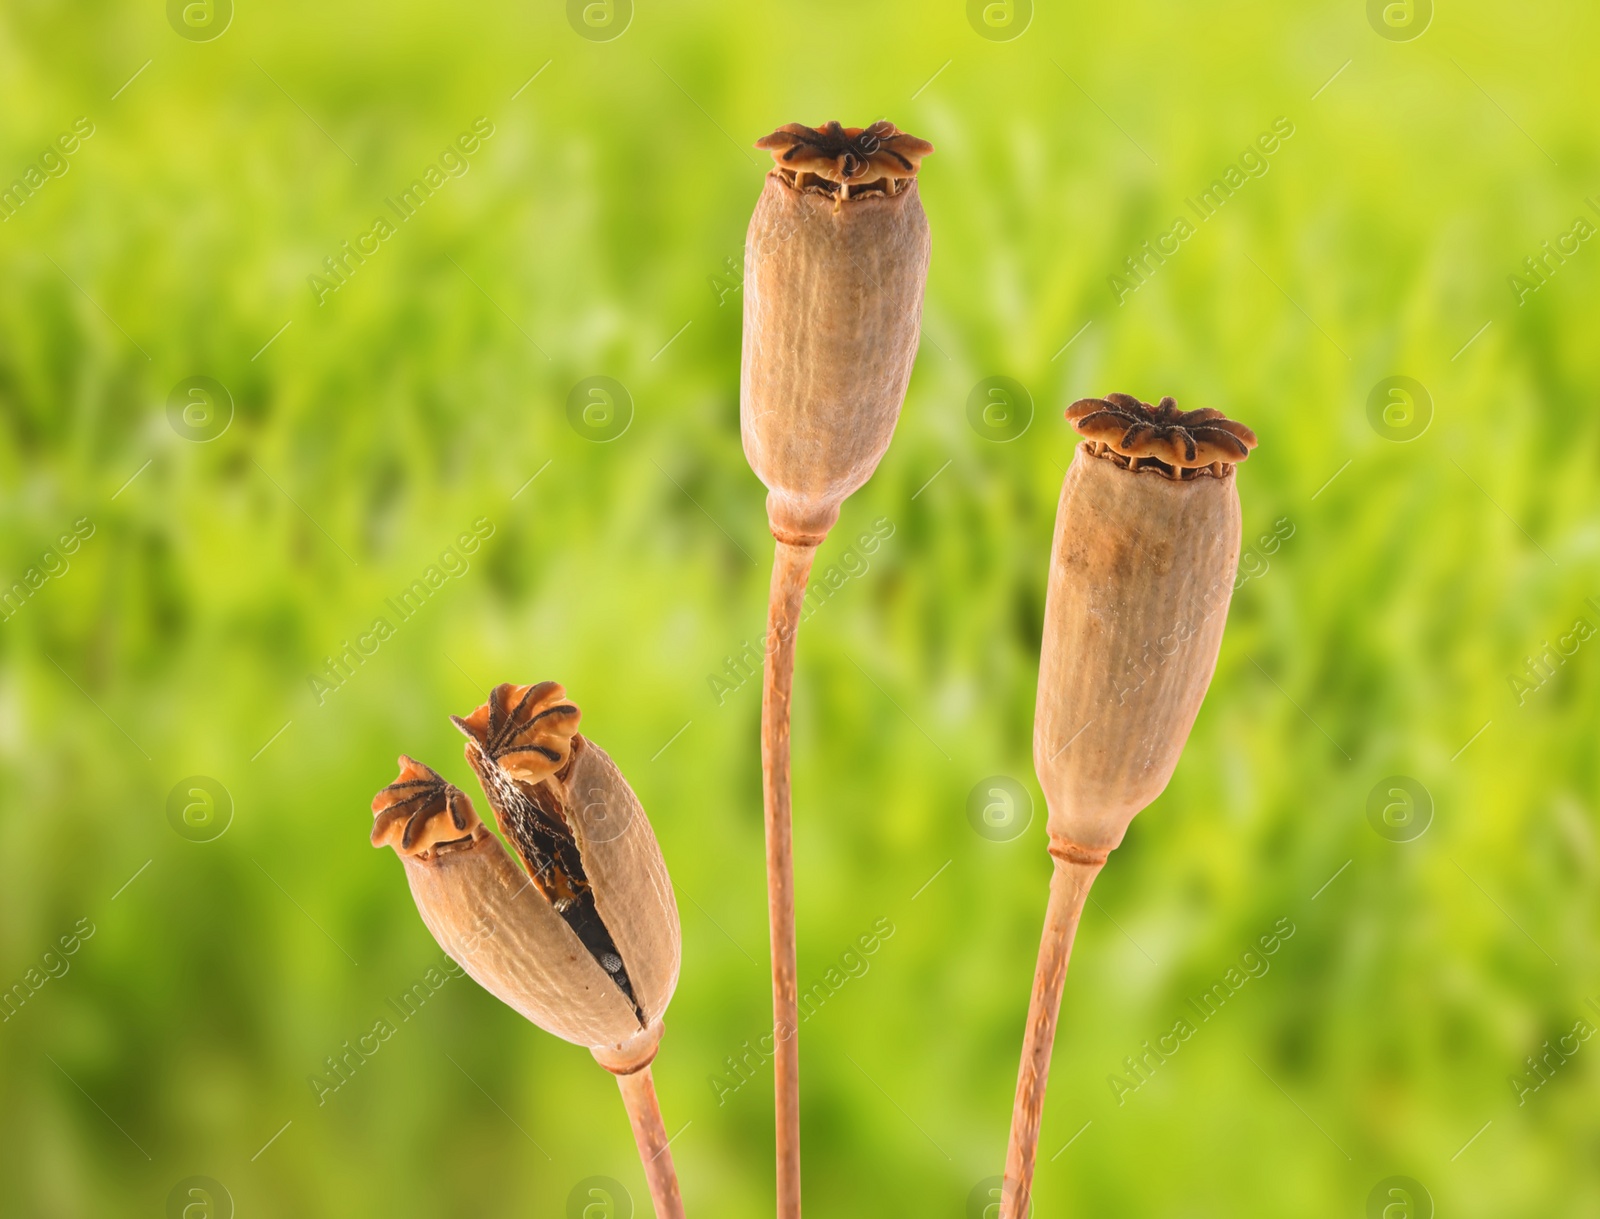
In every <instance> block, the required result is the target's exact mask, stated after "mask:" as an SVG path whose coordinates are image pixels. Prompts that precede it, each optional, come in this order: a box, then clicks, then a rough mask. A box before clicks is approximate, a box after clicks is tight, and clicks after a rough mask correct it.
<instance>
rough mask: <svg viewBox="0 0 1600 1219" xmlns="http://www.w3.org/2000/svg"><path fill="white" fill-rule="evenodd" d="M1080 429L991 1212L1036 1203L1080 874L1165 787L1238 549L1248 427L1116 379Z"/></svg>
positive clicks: (1079, 410)
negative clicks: (1040, 882) (1045, 866)
mask: <svg viewBox="0 0 1600 1219" xmlns="http://www.w3.org/2000/svg"><path fill="white" fill-rule="evenodd" d="M1067 418H1068V419H1070V420H1071V421H1072V424H1073V426H1074V427H1076V428H1077V429H1078V431H1079V432H1080V433H1082V434H1083V436H1084V437H1085V438H1086V439H1085V440H1084V442H1083V443H1082V444H1080V445H1079V446H1078V453H1077V457H1076V459H1075V460H1074V461H1073V463H1072V468H1071V469H1069V470H1068V471H1067V477H1066V480H1065V482H1064V483H1063V484H1062V487H1061V503H1060V506H1059V507H1058V508H1057V510H1056V529H1055V540H1054V541H1053V542H1052V544H1051V552H1050V583H1049V589H1048V592H1047V593H1046V596H1045V616H1044V641H1043V644H1042V647H1041V649H1040V655H1039V694H1038V702H1037V704H1036V707H1035V711H1034V721H1033V762H1034V768H1035V770H1037V771H1038V774H1039V785H1040V786H1041V787H1042V788H1043V789H1044V794H1045V803H1046V805H1047V806H1048V808H1049V829H1050V853H1051V855H1053V856H1054V857H1055V868H1054V871H1053V872H1052V873H1051V877H1050V901H1049V904H1048V906H1047V907H1046V909H1045V921H1044V933H1043V935H1042V936H1041V937H1040V942H1039V959H1038V964H1037V965H1036V966H1035V969H1034V978H1033V993H1032V996H1031V997H1030V999H1029V1002H1028V1023H1027V1027H1026V1031H1025V1033H1024V1036H1023V1044H1022V1061H1021V1065H1020V1066H1019V1067H1018V1070H1017V1091H1016V1099H1015V1101H1014V1103H1013V1106H1012V1111H1011V1139H1010V1142H1009V1144H1008V1146H1007V1150H1006V1173H1005V1178H1004V1188H1003V1190H1002V1193H1001V1203H1000V1214H1001V1219H1021V1217H1022V1216H1025V1215H1027V1214H1028V1213H1029V1208H1030V1206H1031V1204H1032V1191H1033V1171H1034V1164H1035V1159H1036V1157H1037V1154H1038V1144H1039V1120H1040V1115H1041V1113H1042V1111H1043V1108H1044V1095H1045V1086H1046V1084H1047V1083H1048V1081H1049V1076H1050V1055H1051V1050H1052V1049H1053V1047H1054V1044H1055V1035H1056V1021H1057V1018H1058V1016H1059V1015H1060V1010H1061V990H1062V986H1063V984H1064V983H1065V981H1066V975H1067V964H1068V961H1069V960H1070V958H1071V955H1072V941H1073V938H1074V936H1075V935H1076V933H1077V929H1078V920H1079V918H1080V917H1081V915H1082V913H1083V905H1084V902H1085V901H1086V900H1087V899H1088V896H1089V886H1090V885H1092V884H1093V883H1094V880H1095V877H1096V876H1098V875H1099V873H1100V869H1101V868H1102V867H1103V866H1104V865H1105V862H1106V856H1107V855H1108V854H1109V853H1110V851H1111V850H1112V849H1113V848H1115V847H1116V846H1117V844H1118V843H1120V842H1121V841H1122V837H1123V835H1124V834H1126V833H1127V830H1128V824H1129V822H1131V821H1132V820H1133V818H1134V816H1135V814H1137V813H1138V812H1139V810H1140V809H1142V808H1144V807H1145V806H1146V805H1147V804H1149V803H1150V802H1151V801H1152V800H1154V799H1155V798H1156V797H1157V796H1158V795H1160V794H1161V792H1162V790H1163V789H1164V788H1165V787H1166V786H1167V781H1168V780H1169V779H1171V778H1172V772H1173V769H1174V768H1175V767H1176V766H1177V764H1178V757H1179V755H1180V754H1182V752H1183V746H1184V743H1185V742H1186V741H1187V740H1188V738H1189V730H1190V729H1191V728H1192V727H1193V726H1194V719H1195V716H1196V715H1197V714H1198V713H1199V710H1200V703H1201V701H1202V700H1203V699H1204V698H1205V694H1206V689H1207V687H1208V686H1209V685H1210V684H1211V675H1212V673H1213V672H1214V671H1215V669H1216V666H1217V652H1218V649H1219V648H1220V647H1221V644H1222V627H1223V623H1224V621H1225V619H1226V618H1227V613H1228V602H1229V600H1230V599H1231V598H1232V595H1233V579H1234V572H1235V570H1236V569H1237V567H1238V564H1239V533H1240V514H1239V495H1238V490H1237V487H1236V481H1235V478H1234V466H1235V464H1236V463H1238V462H1241V461H1243V460H1244V459H1245V458H1246V457H1248V456H1249V455H1250V450H1251V449H1253V448H1254V447H1255V444H1256V438H1255V434H1254V433H1253V432H1251V431H1250V429H1249V428H1247V427H1245V426H1244V425H1243V424H1242V423H1235V422H1233V421H1232V420H1230V419H1227V418H1225V417H1224V416H1223V414H1222V412H1221V411H1214V410H1200V411H1188V412H1183V411H1179V410H1178V406H1177V403H1175V402H1174V401H1173V400H1172V399H1171V398H1163V399H1161V401H1160V403H1159V404H1158V405H1156V406H1150V405H1149V404H1148V403H1144V402H1140V401H1139V400H1138V399H1137V398H1134V397H1130V396H1129V395H1127V394H1111V395H1109V396H1108V397H1106V398H1090V399H1084V400H1083V401H1081V402H1076V403H1074V404H1073V405H1072V406H1071V407H1070V408H1069V409H1068V411H1067Z"/></svg>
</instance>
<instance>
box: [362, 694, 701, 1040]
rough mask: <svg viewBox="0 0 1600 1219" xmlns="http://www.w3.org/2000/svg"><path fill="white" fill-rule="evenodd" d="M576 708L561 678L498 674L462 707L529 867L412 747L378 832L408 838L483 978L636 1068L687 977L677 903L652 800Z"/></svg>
mask: <svg viewBox="0 0 1600 1219" xmlns="http://www.w3.org/2000/svg"><path fill="white" fill-rule="evenodd" d="M577 720H578V711H577V708H576V707H575V706H573V705H572V704H571V703H570V702H569V701H567V700H566V698H565V694H564V692H563V691H562V690H561V687H560V686H558V685H556V684H555V683H553V682H552V683H544V684H543V685H541V686H510V685H505V686H499V687H496V689H495V691H494V693H493V694H491V696H490V700H489V702H488V703H486V704H485V705H484V706H483V707H480V708H479V709H478V711H477V712H474V713H473V715H472V716H470V717H466V718H465V719H457V720H456V723H457V725H458V726H459V727H461V728H462V731H463V732H465V733H466V734H467V736H468V741H467V744H466V754H467V760H468V762H469V764H471V765H472V767H473V769H474V771H475V772H476V773H477V775H478V777H479V780H480V782H482V784H483V786H484V791H485V794H486V795H487V797H488V799H489V803H490V806H491V808H492V809H493V810H494V812H495V817H496V820H497V822H498V823H499V825H500V828H501V830H502V832H503V833H505V835H506V837H507V839H508V840H509V841H510V842H511V844H512V846H513V848H514V850H515V851H516V854H517V856H519V857H520V859H521V863H520V865H519V863H518V861H517V859H514V858H513V856H512V853H511V852H510V851H507V849H506V848H505V846H503V845H502V844H501V842H500V840H499V838H497V837H495V835H494V834H493V833H491V832H490V831H489V829H488V827H486V826H485V825H484V824H483V823H482V821H481V820H479V818H478V817H477V814H476V813H475V811H474V810H473V808H472V805H471V802H470V801H469V800H468V799H467V797H466V795H465V793H463V792H461V791H460V790H458V789H457V788H455V787H452V786H451V785H450V784H448V783H447V782H445V780H444V779H443V778H441V777H440V776H439V775H438V774H436V773H435V772H433V771H432V770H430V769H429V768H427V767H425V766H423V765H421V764H420V763H417V762H414V761H412V760H411V759H409V758H404V757H403V758H401V760H400V761H401V771H400V777H399V778H398V779H397V780H396V782H395V783H393V784H391V785H390V786H389V787H386V788H385V789H384V790H383V791H381V792H379V793H378V795H377V797H376V798H375V799H374V801H373V811H374V812H375V813H376V814H377V819H376V821H375V822H374V826H373V834H372V839H373V844H374V845H376V846H383V845H387V846H392V847H393V848H394V849H395V852H396V853H397V854H398V855H399V856H400V858H401V861H402V863H403V864H404V865H405V870H406V879H407V881H408V882H409V884H410V886H411V893H412V896H413V898H414V899H415V901H416V904H417V909H418V911H419V912H420V913H421V915H422V920H423V922H424V924H426V926H427V928H428V930H429V932H431V933H432V935H433V937H434V939H435V940H437V941H438V943H439V946H440V947H441V948H443V949H444V950H445V952H446V953H447V954H448V955H449V956H450V957H451V959H453V960H454V961H456V962H457V963H458V964H460V965H461V967H462V968H463V969H464V970H465V971H466V972H467V973H468V974H469V975H470V976H471V977H472V978H473V979H474V980H476V981H477V982H478V983H479V984H480V985H481V986H483V987H484V989H486V990H488V991H489V992H490V993H492V994H493V995H495V996H496V997H497V998H499V999H500V1000H502V1001H503V1002H504V1003H506V1004H507V1005H508V1006H510V1007H512V1008H514V1009H515V1010H516V1011H518V1012H520V1013H521V1014H522V1015H523V1016H525V1017H527V1018H528V1019H529V1020H531V1021H533V1022H534V1023H535V1024H537V1025H539V1026H540V1027H541V1028H543V1029H546V1030H547V1031H549V1032H551V1033H554V1034H556V1035H557V1036H558V1037H562V1038H564V1039H565V1040H567V1041H571V1042H574V1043H576V1044H578V1045H583V1046H587V1047H590V1048H591V1049H594V1050H595V1051H596V1054H597V1056H600V1055H601V1054H603V1053H605V1054H609V1055H610V1060H609V1061H606V1060H603V1061H606V1065H607V1066H608V1067H609V1068H610V1069H613V1070H618V1069H626V1070H636V1069H638V1068H639V1067H642V1066H643V1065H645V1064H647V1063H648V1062H649V1060H650V1058H651V1057H652V1056H653V1055H654V1052H655V1043H656V1041H657V1040H658V1039H659V1037H660V1030H661V1018H662V1015H663V1013H664V1012H665V1010H666V1007H667V1004H668V1002H669V1001H670V999H671V997H672V992H673V990H674V988H675V987H676V985H677V979H678V969H679V962H680V954H681V946H680V933H679V925H678V912H677V905H676V902H675V901H674V899H673V894H672V886H671V882H670V880H669V879H668V876H667V872H666V867H665V864H664V863H663V861H662V858H661V851H660V848H659V846H658V845H657V843H656V839H655V834H654V832H653V831H652V830H651V827H650V823H649V820H648V819H647V818H646V816H645V814H644V810H643V809H642V808H640V806H639V802H638V800H637V798H636V797H635V796H634V794H633V791H632V789H631V788H630V787H629V786H628V784H627V781H626V780H625V779H623V777H622V775H621V773H620V772H619V771H618V770H617V768H616V766H615V765H614V764H613V763H612V761H611V759H610V758H609V757H608V756H607V755H606V753H605V752H604V751H603V750H602V749H600V748H599V747H598V746H596V745H594V744H593V743H592V742H590V741H588V740H587V739H585V738H584V737H582V736H581V735H579V734H577V732H576V726H577ZM546 753H554V754H557V755H558V757H557V760H556V761H555V762H554V763H553V764H552V763H551V760H550V759H549V758H548V757H546V756H545V754H546ZM497 756H499V757H500V758H503V759H504V760H505V762H506V763H507V765H505V766H502V765H501V763H500V762H499V761H497V760H496V757H497ZM535 758H539V759H542V761H543V762H544V763H545V765H544V766H543V767H541V766H539V765H537V764H535V762H534V759H535ZM541 770H542V773H541ZM535 775H537V776H538V777H537V778H533V777H532V776H535Z"/></svg>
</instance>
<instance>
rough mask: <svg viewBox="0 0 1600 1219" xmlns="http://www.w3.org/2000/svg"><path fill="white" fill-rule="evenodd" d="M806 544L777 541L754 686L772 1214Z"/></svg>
mask: <svg viewBox="0 0 1600 1219" xmlns="http://www.w3.org/2000/svg"><path fill="white" fill-rule="evenodd" d="M815 554H816V551H815V549H814V548H813V547H810V546H794V545H791V544H790V543H788V542H779V543H778V544H777V550H776V552H775V553H774V555H773V560H772V596H771V600H770V601H769V602H768V605H767V664H766V676H765V680H764V681H763V683H762V690H761V787H762V802H763V804H764V806H765V809H766V823H767V918H768V921H769V923H770V925H771V937H772V1027H773V1032H774V1041H775V1042H776V1045H775V1047H774V1054H773V1058H774V1064H773V1072H774V1077H775V1096H776V1131H777V1140H776V1141H777V1155H778V1219H800V1036H799V1027H800V1019H799V1000H798V995H799V985H798V982H797V979H796V973H797V970H796V965H795V947H794V832H793V826H792V823H791V794H790V787H789V700H790V697H791V695H792V693H793V691H794V641H795V633H796V632H797V631H798V630H799V629H800V607H801V603H802V601H803V600H804V599H805V593H806V577H807V576H808V575H809V574H810V572H811V560H812V558H813V556H814V555H815Z"/></svg>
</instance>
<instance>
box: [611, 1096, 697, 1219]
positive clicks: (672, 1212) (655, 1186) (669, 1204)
mask: <svg viewBox="0 0 1600 1219" xmlns="http://www.w3.org/2000/svg"><path fill="white" fill-rule="evenodd" d="M617 1087H618V1089H620V1090H621V1092H622V1103H623V1106H624V1107H625V1108H626V1109H627V1110H628V1122H629V1124H630V1125H631V1126H632V1127H633V1141H634V1142H636V1143H637V1144H639V1160H640V1161H641V1162H642V1163H643V1164H644V1175H645V1179H646V1180H647V1181H649V1183H650V1199H651V1201H652V1202H654V1203H655V1208H656V1219H683V1195H682V1194H680V1193H679V1192H678V1170H677V1169H676V1168H674V1167H673V1166H672V1150H671V1149H670V1148H669V1147H668V1146H667V1128H666V1127H665V1126H663V1125H662V1124H661V1103H660V1102H659V1101H658V1100H657V1099H656V1081H655V1080H654V1079H653V1078H652V1077H651V1075H650V1068H649V1067H643V1068H641V1069H640V1070H637V1071H634V1072H632V1073H631V1074H628V1075H619V1076H617Z"/></svg>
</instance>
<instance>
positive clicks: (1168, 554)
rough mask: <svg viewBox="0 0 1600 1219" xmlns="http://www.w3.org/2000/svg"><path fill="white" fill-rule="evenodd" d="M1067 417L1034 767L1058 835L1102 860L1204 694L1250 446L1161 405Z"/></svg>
mask: <svg viewBox="0 0 1600 1219" xmlns="http://www.w3.org/2000/svg"><path fill="white" fill-rule="evenodd" d="M1067 418H1068V419H1070V420H1072V422H1073V425H1074V426H1075V427H1076V428H1077V429H1078V430H1079V432H1081V433H1082V434H1083V435H1084V436H1085V437H1087V439H1085V441H1084V442H1083V443H1082V444H1081V445H1080V446H1079V448H1078V458H1077V460H1076V461H1074V462H1073V463H1072V468H1071V469H1070V470H1068V471H1067V477H1066V480H1065V482H1064V483H1063V484H1062V487H1061V502H1060V506H1059V508H1058V509H1057V512H1056V528H1055V540H1054V543H1053V545H1052V549H1051V557H1050V583H1049V591H1048V593H1047V594H1046V598H1045V617H1044V640H1043V645H1042V647H1041V650H1040V656H1039V693H1038V702H1037V705H1036V708H1035V712H1034V733H1033V757H1034V767H1035V769H1036V770H1037V772H1038V775H1039V783H1040V786H1041V787H1042V788H1043V789H1044V793H1045V801H1046V804H1047V805H1048V807H1049V813H1050V821H1049V827H1050V835H1051V838H1052V840H1053V841H1057V842H1061V843H1066V844H1071V845H1072V846H1076V847H1079V848H1082V849H1084V850H1086V851H1090V852H1104V851H1108V850H1110V849H1112V848H1113V847H1115V846H1116V845H1117V844H1118V843H1120V842H1121V841H1122V837H1123V835H1124V834H1125V833H1126V832H1127V828H1128V824H1129V822H1130V821H1132V819H1133V817H1134V815H1135V814H1136V813H1138V812H1139V810H1140V809H1142V808H1144V807H1145V806H1146V805H1148V804H1149V803H1150V802H1151V801H1152V800H1154V799H1155V798H1156V797H1157V796H1158V795H1160V794H1161V792H1162V791H1163V790H1164V789H1165V788H1166V786H1167V782H1168V780H1169V779H1171V778H1172V772H1173V770H1174V768H1175V767H1176V766H1177V764H1178V757H1179V755H1180V754H1182V752H1183V746H1184V743H1185V742H1186V741H1187V740H1188V738H1189V730H1190V729H1191V728H1192V727H1193V726H1194V720H1195V716H1196V715H1197V714H1198V713H1199V710H1200V703H1201V701H1202V700H1203V699H1204V698H1205V694H1206V689H1207V688H1208V687H1209V686H1210V684H1211V675H1212V673H1213V672H1214V671H1215V669H1216V665H1217V652H1218V650H1219V648H1220V647H1221V644H1222V628H1223V624H1224V622H1225V621H1226V619H1227V616H1228V602H1229V600H1230V599H1231V597H1232V595H1233V580H1234V574H1235V572H1236V570H1237V569H1238V565H1239V539H1240V512H1239V493H1238V489H1237V483H1236V480H1235V478H1234V474H1233V470H1234V464H1235V463H1237V462H1240V461H1243V460H1244V459H1245V458H1246V457H1247V456H1248V455H1249V452H1250V449H1251V448H1253V447H1254V446H1255V443H1256V438H1255V434H1254V433H1253V432H1251V431H1250V429H1249V428H1247V427H1245V426H1244V425H1243V424H1240V423H1235V422H1233V421H1232V420H1229V419H1226V418H1224V417H1223V415H1222V412H1221V411H1215V410H1199V411H1188V412H1180V411H1179V410H1178V409H1177V405H1176V403H1174V402H1173V400H1172V399H1171V398H1163V399H1162V400H1161V402H1160V404H1159V405H1158V406H1155V407H1152V406H1149V405H1148V404H1146V403H1143V402H1140V401H1139V400H1138V399H1137V398H1132V397H1130V396H1128V395H1126V394H1112V395H1110V396H1109V397H1108V398H1105V399H1085V400H1083V401H1081V402H1077V403H1074V404H1073V406H1072V407H1071V408H1070V409H1069V410H1068V411H1067Z"/></svg>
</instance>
